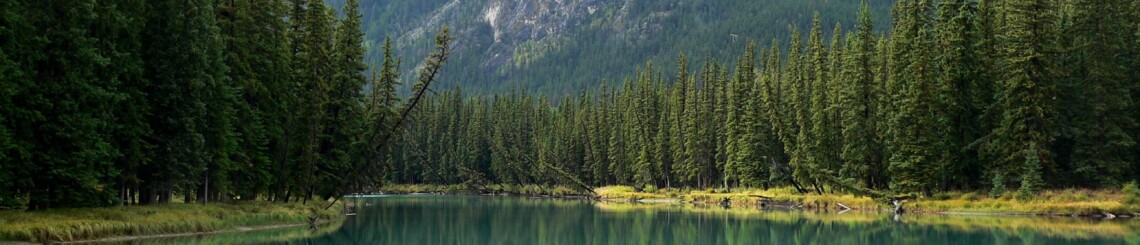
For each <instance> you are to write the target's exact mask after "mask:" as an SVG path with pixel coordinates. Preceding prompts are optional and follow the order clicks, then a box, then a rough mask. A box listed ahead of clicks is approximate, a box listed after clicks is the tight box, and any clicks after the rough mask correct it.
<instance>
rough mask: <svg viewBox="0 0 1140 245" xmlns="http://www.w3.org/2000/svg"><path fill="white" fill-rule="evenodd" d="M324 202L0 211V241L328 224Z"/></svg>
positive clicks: (332, 213) (329, 216)
mask: <svg viewBox="0 0 1140 245" xmlns="http://www.w3.org/2000/svg"><path fill="white" fill-rule="evenodd" d="M322 204H327V203H326V202H320V201H311V202H309V204H308V205H302V204H300V203H288V204H285V203H269V202H249V203H239V204H210V205H200V204H183V203H172V204H162V205H151V206H132V207H108V208H76V209H56V210H48V211H30V212H25V211H0V241H3V240H9V241H29V242H48V241H64V242H66V241H80V240H91V239H99V238H107V237H116V236H140V235H157V234H174V233H191V232H210V231H221V230H227V229H233V228H237V227H247V226H263V225H276V224H297V223H305V222H307V219H306V217H309V216H313V215H315V216H317V217H320V218H321V219H325V220H332V219H337V218H338V217H339V216H338V215H337V213H338V212H339V205H337V206H334V207H335V208H332V209H330V210H327V211H322V210H321V208H323V206H321V205H322Z"/></svg>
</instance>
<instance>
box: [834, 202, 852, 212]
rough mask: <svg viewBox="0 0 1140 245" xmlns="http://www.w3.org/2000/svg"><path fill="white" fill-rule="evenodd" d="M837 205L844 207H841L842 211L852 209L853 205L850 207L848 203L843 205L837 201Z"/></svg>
mask: <svg viewBox="0 0 1140 245" xmlns="http://www.w3.org/2000/svg"><path fill="white" fill-rule="evenodd" d="M835 205H839V207H840V208H842V209H840V210H842V211H847V210H851V207H848V206H847V205H843V204H842V203H838V202H837V203H835Z"/></svg>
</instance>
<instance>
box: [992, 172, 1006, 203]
mask: <svg viewBox="0 0 1140 245" xmlns="http://www.w3.org/2000/svg"><path fill="white" fill-rule="evenodd" d="M993 185H994V187H993V189H990V197H992V198H999V197H1001V196H1002V195H1005V179H1004V178H1002V174H1001V173H996V174H994V179H993Z"/></svg>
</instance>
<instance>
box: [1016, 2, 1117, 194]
mask: <svg viewBox="0 0 1140 245" xmlns="http://www.w3.org/2000/svg"><path fill="white" fill-rule="evenodd" d="M1073 6H1074V7H1075V13H1073V15H1074V16H1073V19H1074V22H1075V23H1074V28H1073V30H1079V31H1077V32H1076V33H1074V34H1073V37H1071V38H1073V39H1075V40H1074V43H1073V47H1072V48H1070V49H1068V52H1070V55H1072V56H1076V60H1077V62H1075V63H1076V64H1075V66H1074V67H1075V69H1076V70H1075V71H1072V73H1070V74H1069V75H1070V76H1071V78H1072V79H1068V80H1067V81H1070V82H1072V83H1073V84H1067V85H1068V86H1069V87H1071V88H1073V89H1072V90H1067V91H1070V92H1069V93H1073V94H1074V95H1073V96H1072V98H1074V100H1075V101H1072V102H1073V103H1072V104H1076V105H1078V106H1077V107H1078V108H1081V109H1077V110H1073V113H1074V115H1073V116H1071V118H1072V119H1071V120H1072V121H1073V122H1072V123H1073V125H1072V127H1075V128H1076V130H1075V132H1076V133H1075V139H1074V141H1075V142H1074V143H1075V144H1074V146H1073V148H1074V151H1073V153H1072V156H1071V157H1070V158H1071V159H1072V161H1073V162H1072V163H1071V164H1072V165H1073V167H1072V169H1073V171H1074V173H1075V174H1077V175H1078V176H1080V178H1081V179H1083V180H1084V181H1087V182H1086V183H1088V182H1091V183H1098V184H1099V186H1101V187H1115V186H1120V185H1122V184H1123V183H1125V182H1128V180H1129V179H1128V178H1127V177H1126V176H1127V175H1128V174H1130V173H1132V170H1133V169H1132V166H1129V165H1130V164H1129V163H1130V162H1132V161H1134V159H1132V157H1133V156H1131V154H1129V153H1128V152H1130V151H1132V150H1134V148H1133V147H1134V146H1135V145H1136V142H1135V139H1134V138H1133V135H1132V134H1130V133H1128V132H1129V130H1130V129H1135V126H1136V121H1135V118H1133V117H1132V115H1129V113H1128V110H1129V109H1131V108H1133V107H1134V106H1133V104H1132V100H1133V98H1132V93H1131V91H1130V89H1129V85H1128V84H1127V82H1128V79H1129V78H1128V75H1127V74H1128V73H1127V72H1128V70H1127V69H1128V68H1127V67H1129V66H1128V63H1127V62H1128V60H1126V59H1127V57H1126V56H1123V55H1121V54H1126V53H1128V47H1129V45H1130V44H1129V39H1130V38H1132V37H1131V35H1130V34H1129V33H1126V32H1121V31H1120V30H1127V29H1130V27H1129V26H1128V25H1127V24H1126V23H1128V19H1129V17H1130V16H1129V14H1128V8H1129V7H1130V6H1128V1H1077V2H1074V3H1073ZM1073 91H1076V92H1073ZM1027 161H1028V160H1027ZM1082 182H1083V181H1082Z"/></svg>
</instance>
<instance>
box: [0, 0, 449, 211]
mask: <svg viewBox="0 0 1140 245" xmlns="http://www.w3.org/2000/svg"><path fill="white" fill-rule="evenodd" d="M348 3H349V4H347V5H345V6H346V7H345V8H344V9H343V10H341V12H340V13H342V14H341V15H340V16H343V17H336V16H338V15H337V14H336V12H335V11H334V10H333V9H330V8H328V7H326V6H325V4H324V3H323V2H322V1H320V0H294V1H289V2H286V1H283V0H221V1H218V0H192V1H181V0H179V1H175V0H159V1H155V0H80V1H73V0H50V1H40V0H36V1H25V0H2V1H0V209H29V210H42V209H51V208H62V207H89V206H112V205H132V204H151V203H169V202H172V199H173V198H176V197H180V198H183V200H182V201H183V202H186V203H191V202H200V203H207V202H210V201H234V200H255V199H261V200H271V201H290V200H296V201H302V202H307V201H308V200H309V199H310V197H313V196H322V197H329V196H337V195H340V194H341V193H345V192H346V191H348V189H347V188H346V186H350V185H352V184H362V183H364V182H366V181H369V180H368V179H369V178H368V176H366V175H365V174H360V173H370V172H374V171H375V168H373V167H369V166H376V165H378V164H375V163H374V162H375V161H369V160H368V159H367V158H368V157H369V156H372V155H374V154H369V152H378V150H377V149H379V148H383V147H384V146H383V144H373V143H372V142H380V141H381V140H378V139H386V138H390V137H391V135H390V133H391V132H392V130H390V129H391V128H394V127H395V126H394V125H397V124H399V123H398V121H399V120H396V119H395V118H396V116H397V115H395V114H396V113H401V112H402V113H404V114H406V113H407V111H409V109H408V108H412V106H410V105H411V104H414V103H405V102H404V101H403V100H402V99H401V98H402V97H399V98H398V97H397V95H396V94H395V86H397V83H398V81H397V80H396V77H395V75H394V74H379V73H374V72H370V70H375V71H377V72H379V71H381V70H385V69H386V70H385V71H389V72H391V70H392V69H393V68H392V67H394V66H395V64H396V62H397V61H396V60H395V59H389V60H387V61H385V62H383V63H382V64H375V65H371V66H380V68H374V69H369V67H370V65H368V64H365V63H364V53H365V48H364V46H363V37H364V35H363V33H362V32H361V30H360V25H361V24H360V23H361V15H360V13H359V12H358V11H357V8H356V6H357V3H356V1H354V0H349V1H348ZM450 40H451V39H450V37H449V36H448V34H447V31H446V28H444V29H443V30H442V31H441V33H440V35H439V39H437V44H439V45H440V46H439V49H438V50H437V55H432V56H431V57H429V59H428V60H427V61H426V62H425V64H424V69H423V70H422V71H424V72H427V74H426V76H421V78H426V79H423V80H421V81H418V82H416V83H415V84H416V85H415V86H417V87H426V86H427V85H429V83H430V80H431V78H432V77H434V76H435V75H436V74H437V73H438V72H439V70H440V68H441V65H442V63H443V61H444V60H446V50H447V45H449V43H450ZM389 51H390V50H389ZM413 98H416V97H413ZM409 102H410V101H409ZM406 105H407V106H406ZM376 175H377V176H379V174H376Z"/></svg>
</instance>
